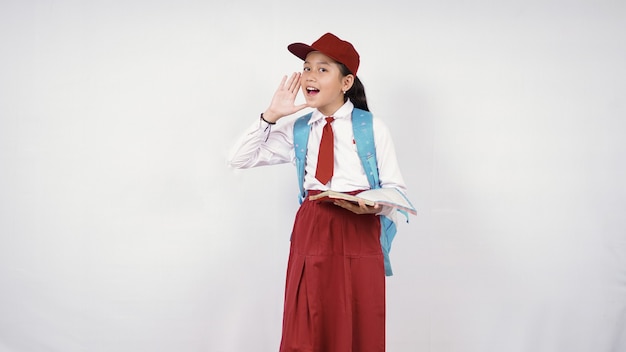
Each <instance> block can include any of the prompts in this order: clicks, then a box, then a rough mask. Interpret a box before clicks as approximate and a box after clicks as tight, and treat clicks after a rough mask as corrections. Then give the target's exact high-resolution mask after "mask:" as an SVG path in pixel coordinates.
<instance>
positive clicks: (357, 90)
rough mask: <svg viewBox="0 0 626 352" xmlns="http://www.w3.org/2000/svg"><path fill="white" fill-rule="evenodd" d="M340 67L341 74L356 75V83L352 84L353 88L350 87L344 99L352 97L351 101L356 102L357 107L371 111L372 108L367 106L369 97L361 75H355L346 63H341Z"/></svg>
mask: <svg viewBox="0 0 626 352" xmlns="http://www.w3.org/2000/svg"><path fill="white" fill-rule="evenodd" d="M339 69H340V71H341V74H342V75H344V76H347V75H353V76H354V84H352V88H350V89H349V90H348V91H347V92H346V94H345V95H344V101H346V100H347V99H348V98H350V101H351V102H352V104H354V107H355V108H357V109H361V110H365V111H370V109H369V108H368V107H367V98H366V97H365V87H363V83H361V80H360V79H359V77H357V76H356V75H354V74H353V73H352V72H351V71H350V70H349V69H348V68H347V67H346V65H344V64H342V63H339Z"/></svg>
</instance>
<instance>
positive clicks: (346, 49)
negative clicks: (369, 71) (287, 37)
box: [287, 33, 360, 76]
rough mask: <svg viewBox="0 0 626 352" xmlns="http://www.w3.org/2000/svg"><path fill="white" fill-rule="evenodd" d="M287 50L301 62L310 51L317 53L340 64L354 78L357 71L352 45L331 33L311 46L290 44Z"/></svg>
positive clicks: (355, 54) (357, 57) (357, 62)
mask: <svg viewBox="0 0 626 352" xmlns="http://www.w3.org/2000/svg"><path fill="white" fill-rule="evenodd" d="M287 49H288V50H289V51H290V52H291V53H292V54H294V55H296V56H297V57H299V58H301V59H302V60H306V56H307V55H308V54H309V53H310V52H312V51H319V52H321V53H322V54H324V55H326V56H328V57H330V58H331V59H333V60H335V61H337V62H340V63H342V64H344V65H346V67H347V68H348V70H350V72H352V74H353V75H355V76H356V71H357V70H358V69H359V62H360V60H359V53H357V52H356V50H355V49H354V47H353V46H352V44H350V43H349V42H347V41H345V40H341V39H339V38H337V36H335V35H334V34H332V33H326V34H324V35H323V36H321V37H320V39H318V40H316V41H315V42H314V43H313V44H311V45H306V44H304V43H293V44H290V45H289V46H288V47H287Z"/></svg>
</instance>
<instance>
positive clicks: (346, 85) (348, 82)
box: [341, 74, 354, 93]
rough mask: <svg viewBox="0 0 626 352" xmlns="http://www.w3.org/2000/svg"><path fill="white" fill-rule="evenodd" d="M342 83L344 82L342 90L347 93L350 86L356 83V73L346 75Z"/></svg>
mask: <svg viewBox="0 0 626 352" xmlns="http://www.w3.org/2000/svg"><path fill="white" fill-rule="evenodd" d="M341 83H342V88H341V90H342V91H343V92H344V93H345V92H347V91H349V90H350V88H352V85H353V84H354V75H352V74H349V75H347V76H344V77H343V78H342V79H341Z"/></svg>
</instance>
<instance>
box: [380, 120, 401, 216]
mask: <svg viewBox="0 0 626 352" xmlns="http://www.w3.org/2000/svg"><path fill="white" fill-rule="evenodd" d="M373 125H374V142H375V144H376V161H377V163H378V178H379V181H380V185H381V187H383V188H396V189H398V190H400V191H401V192H402V193H404V194H405V195H406V193H407V189H406V184H405V183H404V178H403V177H402V173H401V172H400V166H399V164H398V159H397V157H396V149H395V146H394V143H393V139H392V138H391V133H390V131H389V128H388V127H387V125H386V124H385V123H383V121H381V120H380V119H378V118H376V117H374V120H373ZM378 215H384V216H387V217H389V218H391V219H392V220H393V221H394V222H396V221H397V217H396V211H394V209H393V208H391V207H388V206H383V209H381V211H380V212H379V213H378Z"/></svg>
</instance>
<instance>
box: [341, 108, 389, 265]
mask: <svg viewBox="0 0 626 352" xmlns="http://www.w3.org/2000/svg"><path fill="white" fill-rule="evenodd" d="M352 130H353V133H354V141H355V142H356V149H357V153H358V154H359V158H360V159H361V164H362V165H363V170H364V171H365V175H366V176H367V181H368V182H369V184H370V187H371V188H372V189H376V188H380V179H379V177H378V161H377V159H376V144H375V143H374V126H373V116H372V113H371V112H369V111H365V110H361V109H356V108H355V109H354V111H353V112H352ZM379 218H380V246H381V247H382V250H383V258H384V261H385V275H386V276H391V275H393V270H391V260H390V259H389V252H390V251H391V242H393V239H394V237H396V232H397V228H396V224H395V223H394V222H393V220H391V219H390V218H388V217H386V216H379Z"/></svg>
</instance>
